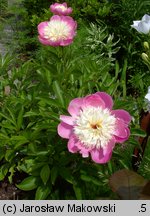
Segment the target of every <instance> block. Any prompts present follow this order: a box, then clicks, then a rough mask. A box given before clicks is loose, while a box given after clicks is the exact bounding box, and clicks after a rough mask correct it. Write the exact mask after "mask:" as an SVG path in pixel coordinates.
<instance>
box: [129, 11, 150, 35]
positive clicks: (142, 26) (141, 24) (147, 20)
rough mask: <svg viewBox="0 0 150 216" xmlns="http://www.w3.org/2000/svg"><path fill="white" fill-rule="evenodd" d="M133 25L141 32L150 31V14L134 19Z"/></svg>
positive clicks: (146, 32)
mask: <svg viewBox="0 0 150 216" xmlns="http://www.w3.org/2000/svg"><path fill="white" fill-rule="evenodd" d="M131 27H132V28H134V29H136V30H137V31H138V32H139V33H143V34H148V33H150V16H149V15H147V14H145V15H144V16H143V17H142V19H141V20H137V21H133V25H131Z"/></svg>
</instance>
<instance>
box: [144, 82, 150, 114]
mask: <svg viewBox="0 0 150 216" xmlns="http://www.w3.org/2000/svg"><path fill="white" fill-rule="evenodd" d="M145 99H146V105H147V110H148V111H149V112H150V86H149V87H148V92H147V94H146V95H145Z"/></svg>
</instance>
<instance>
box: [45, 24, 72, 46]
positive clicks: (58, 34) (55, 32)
mask: <svg viewBox="0 0 150 216" xmlns="http://www.w3.org/2000/svg"><path fill="white" fill-rule="evenodd" d="M69 32H70V28H69V26H68V25H67V24H66V23H65V22H64V21H58V20H53V21H50V22H49V23H48V26H46V27H45V29H44V36H45V38H46V39H49V40H51V41H54V42H55V41H58V40H65V39H67V38H68V35H69Z"/></svg>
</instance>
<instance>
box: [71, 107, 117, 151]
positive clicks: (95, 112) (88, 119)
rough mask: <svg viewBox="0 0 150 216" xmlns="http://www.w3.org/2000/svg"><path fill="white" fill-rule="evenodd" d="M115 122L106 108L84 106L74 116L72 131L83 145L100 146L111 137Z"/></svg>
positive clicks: (88, 146)
mask: <svg viewBox="0 0 150 216" xmlns="http://www.w3.org/2000/svg"><path fill="white" fill-rule="evenodd" d="M115 122H116V118H115V117H114V116H113V115H111V113H110V111H109V110H108V109H102V108H101V107H86V108H84V109H83V110H81V111H80V115H79V116H78V117H77V118H76V121H75V126H74V133H75V135H76V136H77V137H78V139H79V140H80V142H81V143H82V144H83V145H84V146H85V147H87V148H101V147H104V146H105V145H107V143H108V142H109V141H110V139H111V138H112V136H113V131H114V130H115Z"/></svg>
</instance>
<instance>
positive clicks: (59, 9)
mask: <svg viewBox="0 0 150 216" xmlns="http://www.w3.org/2000/svg"><path fill="white" fill-rule="evenodd" d="M50 10H51V12H52V13H54V14H56V15H64V16H67V15H69V14H71V13H72V8H71V7H68V6H67V3H66V2H64V3H62V4H60V3H54V4H52V5H51V6H50Z"/></svg>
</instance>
